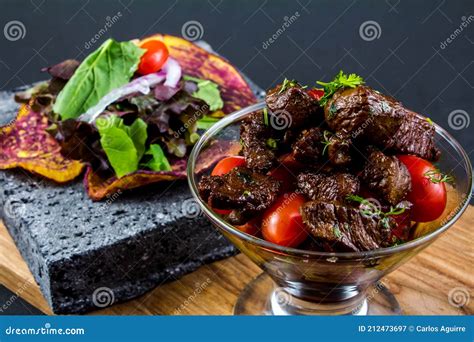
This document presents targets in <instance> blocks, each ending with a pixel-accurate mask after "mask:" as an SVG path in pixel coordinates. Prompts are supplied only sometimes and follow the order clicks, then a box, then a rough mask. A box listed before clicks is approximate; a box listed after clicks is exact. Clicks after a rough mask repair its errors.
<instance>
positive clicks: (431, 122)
mask: <svg viewBox="0 0 474 342" xmlns="http://www.w3.org/2000/svg"><path fill="white" fill-rule="evenodd" d="M426 121H428V123H429V124H430V125H431V126H433V125H434V122H433V120H431V119H430V118H426Z"/></svg>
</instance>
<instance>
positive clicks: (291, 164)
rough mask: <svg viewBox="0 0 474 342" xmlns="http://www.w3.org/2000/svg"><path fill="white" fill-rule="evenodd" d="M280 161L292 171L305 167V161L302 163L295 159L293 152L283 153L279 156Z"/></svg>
mask: <svg viewBox="0 0 474 342" xmlns="http://www.w3.org/2000/svg"><path fill="white" fill-rule="evenodd" d="M278 161H279V162H280V163H281V164H284V165H285V166H286V167H287V168H288V169H290V170H291V171H299V170H302V169H303V168H304V167H305V165H304V164H303V163H300V162H299V161H297V160H296V159H295V157H294V156H293V153H287V154H284V155H282V156H281V157H279V158H278Z"/></svg>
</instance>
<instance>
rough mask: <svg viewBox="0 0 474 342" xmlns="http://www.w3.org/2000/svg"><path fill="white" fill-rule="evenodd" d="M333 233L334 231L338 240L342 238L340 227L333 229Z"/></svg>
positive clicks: (336, 226)
mask: <svg viewBox="0 0 474 342" xmlns="http://www.w3.org/2000/svg"><path fill="white" fill-rule="evenodd" d="M332 231H333V233H334V236H335V237H336V238H338V239H339V238H341V236H342V233H341V230H340V229H339V226H338V225H337V224H336V225H335V226H333V227H332Z"/></svg>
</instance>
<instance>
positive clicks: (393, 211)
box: [346, 194, 406, 228]
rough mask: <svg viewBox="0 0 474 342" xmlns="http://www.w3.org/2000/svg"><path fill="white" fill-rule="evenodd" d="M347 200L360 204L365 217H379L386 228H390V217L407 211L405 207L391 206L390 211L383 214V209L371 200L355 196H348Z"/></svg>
mask: <svg viewBox="0 0 474 342" xmlns="http://www.w3.org/2000/svg"><path fill="white" fill-rule="evenodd" d="M346 200H349V201H354V202H357V203H360V204H361V205H360V206H359V208H361V212H362V214H363V215H368V216H371V217H378V218H379V219H380V223H381V224H382V225H383V226H384V227H386V228H390V220H389V216H396V215H400V214H403V213H404V212H405V210H406V208H405V207H403V206H398V205H397V206H395V207H392V206H390V210H389V211H387V212H383V211H382V209H381V208H379V207H378V206H377V205H375V204H374V203H372V202H371V201H370V200H368V199H365V198H363V197H361V196H358V195H353V194H351V195H347V196H346Z"/></svg>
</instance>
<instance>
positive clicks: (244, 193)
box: [242, 190, 250, 196]
mask: <svg viewBox="0 0 474 342" xmlns="http://www.w3.org/2000/svg"><path fill="white" fill-rule="evenodd" d="M242 195H243V196H250V191H248V190H245V191H244V192H243V194H242Z"/></svg>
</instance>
